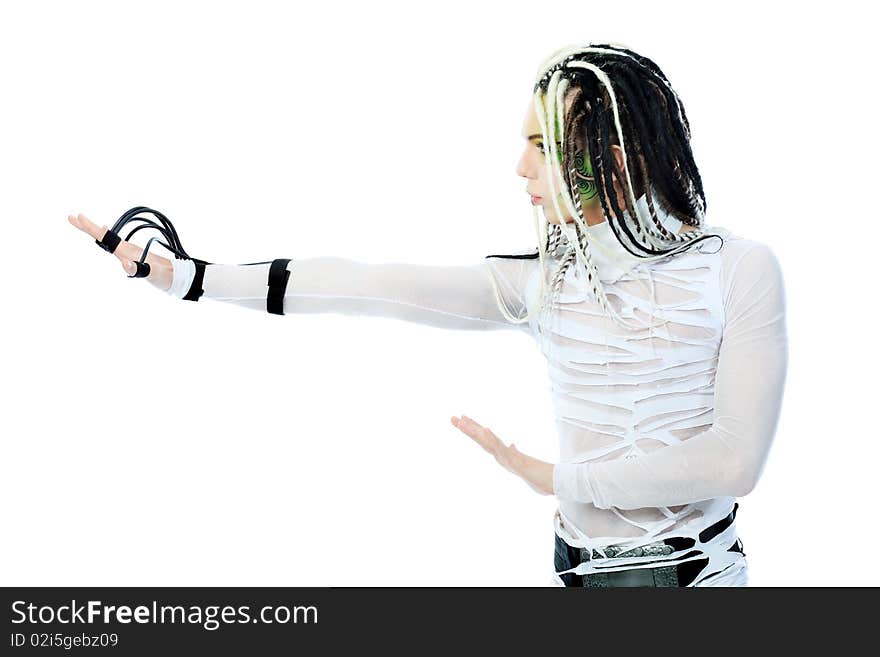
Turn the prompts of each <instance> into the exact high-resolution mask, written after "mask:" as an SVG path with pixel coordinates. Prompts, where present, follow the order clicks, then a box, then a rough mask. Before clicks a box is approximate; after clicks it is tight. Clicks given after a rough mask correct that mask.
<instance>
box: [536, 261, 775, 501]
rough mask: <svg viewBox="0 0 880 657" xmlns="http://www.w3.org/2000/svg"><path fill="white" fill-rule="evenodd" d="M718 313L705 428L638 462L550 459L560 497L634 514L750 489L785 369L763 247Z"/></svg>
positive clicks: (743, 264) (742, 264)
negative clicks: (710, 410) (721, 317)
mask: <svg viewBox="0 0 880 657" xmlns="http://www.w3.org/2000/svg"><path fill="white" fill-rule="evenodd" d="M725 311H726V319H725V328H724V333H723V338H722V341H721V346H720V351H719V359H718V367H717V370H716V378H715V415H714V422H713V424H712V426H711V427H710V428H709V429H707V430H706V431H704V432H702V433H700V434H697V435H695V436H692V437H690V438H688V439H686V440H684V441H682V442H681V443H678V444H675V445H668V446H665V447H661V448H660V449H657V450H654V451H652V452H648V453H646V454H642V455H640V456H639V457H638V458H633V459H616V460H611V461H593V462H587V463H557V464H556V465H555V466H554V469H553V492H554V493H555V494H556V495H557V497H560V498H568V499H575V500H577V501H579V502H588V503H592V504H594V505H595V506H596V507H598V508H601V509H607V508H610V507H612V506H613V507H617V508H619V509H637V508H641V507H658V506H675V505H679V504H688V503H692V502H696V501H699V500H704V499H710V498H713V497H724V496H732V497H738V496H743V495H746V494H748V493H749V492H751V490H752V489H753V488H754V487H755V485H756V483H757V481H758V479H759V477H760V475H761V473H762V471H763V469H764V464H765V462H766V458H767V455H768V452H769V450H770V446H771V443H772V441H773V437H774V434H775V432H776V426H777V422H778V419H779V413H780V407H781V404H782V397H783V388H784V385H785V377H786V370H787V364H788V340H787V334H786V321H785V291H784V286H783V278H782V272H781V270H780V267H779V263H778V261H777V259H776V257H775V256H774V254H773V252H772V251H771V250H770V249H769V248H768V247H767V246H765V245H763V244H757V245H756V246H753V247H752V248H751V249H750V250H749V251H747V252H746V253H745V254H744V255H743V256H741V257H740V259H739V260H738V263H737V265H736V268H735V270H734V272H733V273H732V279H731V284H730V291H729V295H728V299H727V302H726V303H725Z"/></svg>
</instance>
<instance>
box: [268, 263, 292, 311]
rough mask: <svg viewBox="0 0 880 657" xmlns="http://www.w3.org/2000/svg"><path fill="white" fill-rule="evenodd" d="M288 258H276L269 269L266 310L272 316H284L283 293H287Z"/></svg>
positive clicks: (288, 276)
mask: <svg viewBox="0 0 880 657" xmlns="http://www.w3.org/2000/svg"><path fill="white" fill-rule="evenodd" d="M289 262H290V258H278V259H277V260H273V261H272V265H271V266H270V267H269V292H268V294H266V310H267V311H269V312H270V313H272V314H273V315H283V314H284V293H285V292H286V291H287V280H288V279H289V278H290V272H289V271H288V270H287V263H289Z"/></svg>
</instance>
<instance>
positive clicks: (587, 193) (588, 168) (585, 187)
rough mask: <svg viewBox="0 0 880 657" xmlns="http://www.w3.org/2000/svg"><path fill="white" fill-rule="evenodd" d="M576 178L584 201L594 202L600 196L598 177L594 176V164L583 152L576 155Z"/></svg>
mask: <svg viewBox="0 0 880 657" xmlns="http://www.w3.org/2000/svg"><path fill="white" fill-rule="evenodd" d="M574 171H575V173H574V178H575V182H576V183H577V188H578V193H580V195H581V200H582V201H592V200H593V199H595V198H598V196H599V188H598V186H597V185H596V177H595V176H594V175H593V164H592V162H590V158H589V157H587V154H586V153H584V152H583V151H575V154H574Z"/></svg>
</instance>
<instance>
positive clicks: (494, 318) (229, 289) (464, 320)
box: [169, 256, 532, 329]
mask: <svg viewBox="0 0 880 657" xmlns="http://www.w3.org/2000/svg"><path fill="white" fill-rule="evenodd" d="M531 262H532V261H525V260H516V261H512V262H510V261H507V260H505V261H504V262H502V263H500V264H499V263H497V261H496V260H495V259H490V258H486V259H484V260H483V261H482V262H478V263H475V264H472V265H462V266H432V265H418V264H409V263H382V264H369V263H364V262H358V261H356V260H350V259H347V258H339V257H331V256H324V257H316V258H299V259H293V260H290V261H289V262H284V261H281V262H276V264H275V268H276V272H275V278H276V280H277V281H278V285H277V286H276V294H277V301H278V309H279V310H281V312H283V313H284V314H295V313H339V314H345V315H373V316H377V317H391V318H395V319H400V320H405V321H411V322H418V323H420V324H427V325H431V326H436V327H440V328H451V329H501V328H513V327H525V326H527V325H525V324H514V323H512V322H510V321H508V320H507V319H506V318H505V317H504V315H503V314H502V313H501V310H500V309H499V307H498V304H497V302H496V298H495V291H494V289H493V279H494V282H495V284H496V285H498V287H499V292H500V293H501V294H502V296H503V298H504V299H505V300H506V302H507V303H508V305H509V306H513V308H514V309H516V308H517V306H518V305H520V306H521V304H522V301H521V299H520V296H521V290H522V289H523V287H524V285H525V279H526V276H527V274H528V265H529V263H531ZM173 267H174V276H173V282H172V285H171V288H170V289H169V292H170V293H172V294H174V295H175V296H178V297H180V298H185V297H186V296H187V295H189V296H190V298H192V297H193V296H197V295H198V289H200V290H202V293H201V295H198V298H201V299H215V300H217V301H225V302H229V303H233V304H236V305H240V306H244V307H246V308H251V309H253V310H260V311H266V310H267V297H268V296H269V295H270V288H271V287H272V286H271V284H270V279H271V272H272V267H273V263H271V262H267V263H257V264H251V265H204V266H201V265H199V264H198V263H193V261H187V260H175V261H174V262H173ZM200 268H202V269H203V271H202V272H199V269H200ZM199 277H201V281H198V278H199ZM281 277H284V278H285V279H286V283H284V282H283V281H281ZM194 284H195V285H194ZM194 288H198V289H194Z"/></svg>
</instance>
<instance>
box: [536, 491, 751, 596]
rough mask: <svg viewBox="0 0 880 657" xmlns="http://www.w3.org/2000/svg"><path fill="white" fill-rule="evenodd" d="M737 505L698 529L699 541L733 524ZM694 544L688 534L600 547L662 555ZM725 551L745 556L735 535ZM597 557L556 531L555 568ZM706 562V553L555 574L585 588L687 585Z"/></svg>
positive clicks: (611, 552) (615, 552)
mask: <svg viewBox="0 0 880 657" xmlns="http://www.w3.org/2000/svg"><path fill="white" fill-rule="evenodd" d="M738 508H739V503H738V502H737V503H734V505H733V510H732V511H731V512H730V513H729V514H727V516H725V517H724V518H722V519H721V520H719V521H718V522H716V523H715V524H713V525H711V526H709V527H707V528H706V529H704V530H703V531H702V532H700V534H699V538H700V541H701V542H702V543H706V542H708V541H710V540H711V539H713V538H714V537H715V536H717V535H718V534H720V533H721V532H723V531H724V530H725V529H727V528H728V527H729V526H730V525H731V524H733V521H734V519H735V518H736V511H737V509H738ZM695 545H696V541H694V539H692V538H685V537H672V538H667V539H663V540H662V541H655V542H653V543H648V544H646V545H642V546H640V547H636V548H631V549H628V550H626V549H624V548H622V547H620V546H616V545H609V546H608V547H607V548H604V550H603V551H604V552H605V555H606V556H607V557H618V558H622V557H643V556H644V557H651V556H658V557H664V556H668V555H670V554H672V553H673V552H675V551H677V550H687V549H688V548H693V547H694V546H695ZM727 551H728V552H739V553H740V554H742V555H743V556H745V552H743V548H742V541H740V540H739V539H737V540H736V541H734V543H733V545H731V546H730V547H729V548H727ZM699 554H703V553H702V552H701V551H700V550H697V549H695V550H692V551H691V552H688V553H686V554H684V555H682V558H683V559H686V558H689V557H694V556H696V555H699ZM598 558H602V554H601V553H599V552H598V551H596V550H593V551H592V553H590V551H589V549H588V548H577V547H573V546H571V545H569V544H568V543H566V542H565V541H564V540H563V539H562V538H561V537H560V536H559V535H556V544H555V547H554V558H553V564H554V567H555V568H556V571H557V572H559V571H563V570H569V569H570V568H574V567H576V566H577V565H579V564H581V563H584V562H586V561H590V560H591V559H598ZM707 563H709V557H702V558H699V559H692V560H691V561H685V562H684V563H677V564H674V565H671V566H658V567H656V568H627V569H625V570H618V571H614V572H608V573H588V574H585V575H577V574H575V573H565V574H563V575H559V577H560V578H561V579H562V581H563V583H564V584H565V585H566V586H578V587H587V588H608V587H627V586H657V587H669V586H689V585H690V584H691V583H693V581H694V580H695V579H696V578H697V575H699V574H700V572H701V571H702V570H703V568H705V566H706V564H707Z"/></svg>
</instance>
